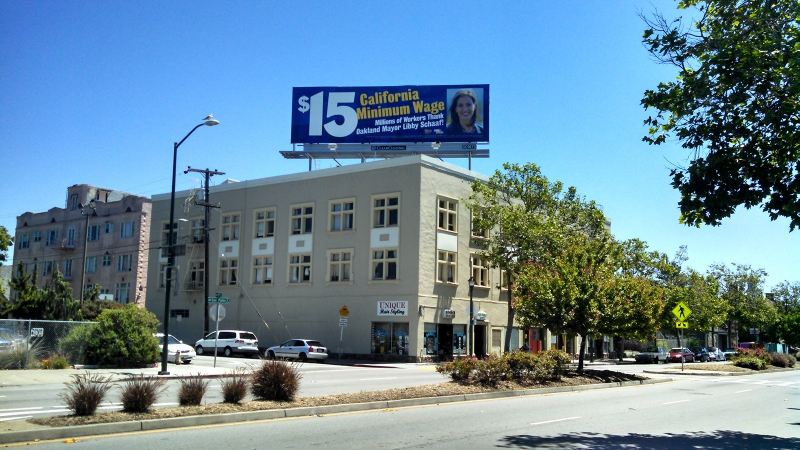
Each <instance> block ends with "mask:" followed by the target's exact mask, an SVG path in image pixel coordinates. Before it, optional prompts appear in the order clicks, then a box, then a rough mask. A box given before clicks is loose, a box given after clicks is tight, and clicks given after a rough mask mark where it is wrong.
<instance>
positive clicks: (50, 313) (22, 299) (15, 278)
mask: <svg viewBox="0 0 800 450" xmlns="http://www.w3.org/2000/svg"><path fill="white" fill-rule="evenodd" d="M37 280H38V264H36V263H34V266H33V271H32V272H31V273H27V272H26V271H25V264H24V263H20V264H19V265H18V266H17V270H16V273H15V274H12V276H11V282H10V285H11V287H12V288H13V289H14V292H15V293H16V294H17V298H16V300H14V302H13V303H7V304H5V305H3V307H4V308H5V310H4V311H3V312H4V313H5V314H7V313H11V314H13V315H14V317H15V318H18V319H39V320H80V319H81V315H80V302H79V301H78V300H75V298H74V297H73V296H72V287H71V286H70V284H69V283H67V282H66V281H64V275H63V274H62V273H61V271H59V270H58V269H56V270H55V271H54V272H53V276H52V277H51V278H50V279H49V280H48V281H47V283H46V284H45V286H44V287H43V288H39V287H38V286H37V285H36V284H37Z"/></svg>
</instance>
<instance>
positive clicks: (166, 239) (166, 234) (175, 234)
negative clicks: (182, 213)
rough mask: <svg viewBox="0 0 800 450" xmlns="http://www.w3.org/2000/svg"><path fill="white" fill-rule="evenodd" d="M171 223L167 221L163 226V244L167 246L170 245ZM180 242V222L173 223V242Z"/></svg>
mask: <svg viewBox="0 0 800 450" xmlns="http://www.w3.org/2000/svg"><path fill="white" fill-rule="evenodd" d="M169 228H170V227H169V224H168V223H165V224H164V225H163V226H162V228H161V246H162V247H167V246H169V236H170V233H169ZM177 242H178V224H177V223H173V224H172V243H173V244H175V243H177Z"/></svg>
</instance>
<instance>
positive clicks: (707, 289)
mask: <svg viewBox="0 0 800 450" xmlns="http://www.w3.org/2000/svg"><path fill="white" fill-rule="evenodd" d="M719 290H720V284H719V281H718V280H717V279H716V278H714V277H713V276H711V275H708V274H706V275H702V274H700V273H698V272H697V271H695V270H694V269H691V268H685V269H683V270H682V271H681V272H680V273H679V274H678V276H677V277H675V279H674V280H673V282H672V284H671V286H670V287H669V293H668V301H667V304H666V308H665V309H664V314H663V321H664V322H663V323H664V325H665V328H667V329H672V330H674V329H675V322H676V318H675V316H674V315H673V314H672V310H673V309H675V307H676V306H677V305H678V303H679V302H682V303H683V304H685V305H686V306H688V307H689V309H690V310H691V311H692V314H691V316H690V317H689V318H688V319H687V322H688V323H689V328H690V329H692V330H698V331H709V330H712V329H714V328H716V327H720V326H722V325H723V324H724V323H725V321H726V319H727V318H728V313H729V311H730V309H731V307H730V304H729V303H728V302H727V301H726V300H725V299H723V298H722V297H720V295H719ZM678 345H681V344H680V336H679V337H678Z"/></svg>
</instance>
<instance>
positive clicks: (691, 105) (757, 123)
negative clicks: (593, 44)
mask: <svg viewBox="0 0 800 450" xmlns="http://www.w3.org/2000/svg"><path fill="white" fill-rule="evenodd" d="M678 8H679V9H681V10H690V9H691V10H692V11H696V14H697V15H698V16H699V18H698V19H696V20H693V21H692V24H691V25H690V26H684V24H683V22H682V18H678V19H676V20H674V21H669V20H668V19H666V18H664V16H663V15H661V14H660V13H658V12H655V13H654V14H653V16H652V17H646V16H645V15H644V14H643V13H640V14H639V15H640V17H641V18H642V19H643V20H644V21H645V23H646V25H647V26H648V29H647V30H646V31H645V32H644V35H643V43H644V45H645V47H646V48H647V50H648V51H649V52H650V54H651V55H652V57H653V58H654V59H655V60H656V61H657V62H659V63H662V64H670V65H673V66H675V67H677V68H678V76H677V79H676V80H675V81H669V82H663V83H660V84H659V85H658V87H657V89H655V90H647V91H645V93H644V97H643V98H642V101H641V103H642V105H643V106H644V107H645V108H646V109H650V108H652V109H655V110H657V113H656V114H655V116H651V117H649V118H648V119H646V120H645V125H648V126H649V130H648V134H647V135H646V136H645V137H644V138H643V140H644V141H646V142H648V143H649V144H655V145H658V144H662V143H664V142H666V140H667V139H668V138H669V137H670V135H671V134H673V133H674V134H675V136H676V137H677V139H678V141H679V142H680V143H681V146H682V147H683V148H685V149H688V150H690V151H691V155H690V157H689V159H690V161H691V162H690V164H689V166H688V167H680V166H676V167H675V168H673V169H672V170H671V173H670V175H671V177H672V186H673V187H674V188H675V189H677V190H678V191H679V192H680V194H681V199H680V201H679V206H680V211H681V221H682V222H683V223H685V224H687V225H690V226H699V225H700V224H703V223H704V224H708V225H712V226H716V225H719V224H720V221H721V219H723V218H726V217H729V216H730V215H731V214H733V212H734V211H735V209H736V207H737V206H739V205H743V206H745V207H747V208H751V207H753V206H758V205H760V206H761V208H762V209H763V210H764V211H765V212H767V213H768V214H769V216H770V218H771V219H772V220H775V219H777V218H778V217H787V218H789V220H790V230H794V229H795V227H798V226H800V173H799V170H798V162H799V161H800V39H798V37H800V26H799V25H798V17H800V2H798V1H797V0H772V1H769V2H765V1H762V0H739V1H728V0H681V1H680V2H679V3H678Z"/></svg>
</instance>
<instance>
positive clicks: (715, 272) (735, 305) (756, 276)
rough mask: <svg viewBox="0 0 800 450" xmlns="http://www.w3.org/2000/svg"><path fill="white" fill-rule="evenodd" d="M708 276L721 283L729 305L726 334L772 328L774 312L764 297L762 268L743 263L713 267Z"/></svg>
mask: <svg viewBox="0 0 800 450" xmlns="http://www.w3.org/2000/svg"><path fill="white" fill-rule="evenodd" d="M709 272H710V274H711V275H712V276H713V277H714V278H715V279H717V280H718V281H719V283H720V296H721V298H722V299H723V300H724V301H725V302H726V303H727V304H728V305H729V308H730V310H729V311H730V312H729V313H728V316H727V319H726V321H725V325H726V328H727V329H728V332H735V333H736V340H737V343H738V341H739V330H741V329H748V328H759V329H766V328H768V327H770V326H771V325H774V324H775V323H776V322H777V320H778V316H777V312H776V310H775V307H774V306H773V305H772V302H770V301H769V300H767V299H766V297H765V296H764V290H763V287H764V277H766V276H767V273H766V272H765V271H764V269H753V268H751V267H750V266H749V265H745V264H735V263H734V264H733V268H730V267H728V266H727V265H725V264H713V265H711V267H710V268H709Z"/></svg>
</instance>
